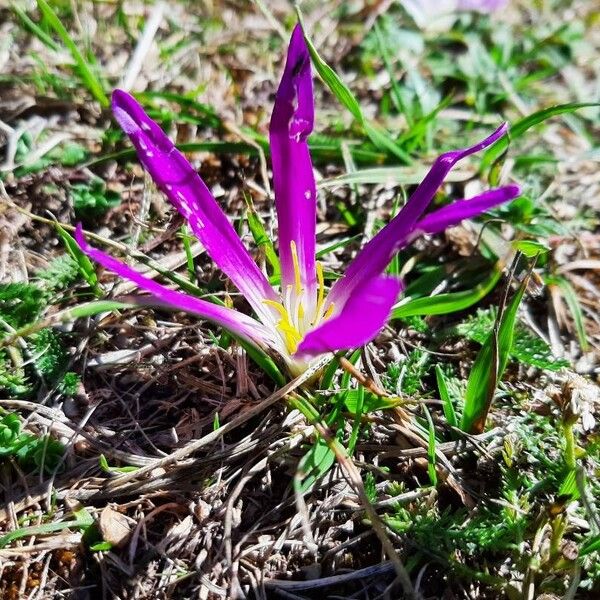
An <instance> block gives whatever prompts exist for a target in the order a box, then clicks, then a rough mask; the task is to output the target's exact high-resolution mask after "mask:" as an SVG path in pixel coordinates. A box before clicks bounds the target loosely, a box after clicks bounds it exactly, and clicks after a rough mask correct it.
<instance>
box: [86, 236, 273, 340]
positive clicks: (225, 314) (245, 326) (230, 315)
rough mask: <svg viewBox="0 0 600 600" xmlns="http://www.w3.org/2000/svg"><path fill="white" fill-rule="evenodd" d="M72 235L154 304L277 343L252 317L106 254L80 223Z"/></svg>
mask: <svg viewBox="0 0 600 600" xmlns="http://www.w3.org/2000/svg"><path fill="white" fill-rule="evenodd" d="M75 239H76V241H77V243H78V244H79V247H80V248H81V250H82V251H83V252H85V254H87V256H89V257H90V258H91V259H92V260H94V261H95V262H97V263H98V264H100V265H102V266H103V267H104V268H105V269H107V270H108V271H111V272H112V273H114V274H115V275H118V276H119V277H122V278H123V279H127V280H128V281H132V282H133V283H135V284H136V285H137V286H138V287H139V288H141V289H143V290H146V291H147V292H150V294H151V295H152V297H153V298H154V299H156V300H157V301H158V302H157V304H166V305H168V306H170V307H171V308H174V309H176V310H183V311H186V312H189V313H193V314H195V315H198V316H199V317H202V318H203V319H206V320H208V321H212V322H213V323H216V324H217V325H220V326H221V327H224V328H225V329H227V330H229V331H231V332H232V333H233V334H235V335H237V336H239V337H241V338H243V339H245V340H247V341H249V342H251V343H252V344H255V345H259V346H262V347H265V346H266V347H273V345H274V344H276V342H274V341H273V340H272V336H271V334H270V332H269V331H268V330H267V329H266V328H265V327H264V326H263V325H262V324H261V323H259V322H258V321H256V320H255V319H253V318H251V317H249V316H247V315H244V314H243V313H240V312H237V311H235V310H232V309H231V308H227V307H225V306H219V305H218V304H213V303H212V302H207V301H206V300H201V299H200V298H196V297H194V296H189V295H188V294H183V293H182V292H178V291H176V290H171V289H169V288H167V287H165V286H164V285H161V284H160V283H157V282H156V281H154V280H153V279H150V278H149V277H146V276H145V275H142V274H141V273H138V272H137V271H136V270H135V269H132V268H131V267H129V266H128V265H126V264H125V263H123V262H121V261H120V260H117V259H116V258H114V257H112V256H110V255H109V254H106V253H104V252H102V251H101V250H98V249H97V248H94V247H93V246H90V245H89V244H88V243H87V241H86V240H85V237H84V236H83V231H82V229H81V225H78V226H77V229H76V231H75Z"/></svg>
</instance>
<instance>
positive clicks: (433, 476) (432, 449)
mask: <svg viewBox="0 0 600 600" xmlns="http://www.w3.org/2000/svg"><path fill="white" fill-rule="evenodd" d="M423 412H424V413H425V418H426V419H427V429H428V432H427V473H428V474H429V481H431V485H432V486H433V487H436V486H437V483H438V478H437V472H436V470H435V453H436V440H435V427H434V426H433V419H432V418H431V413H430V412H429V409H428V408H427V406H425V404H423Z"/></svg>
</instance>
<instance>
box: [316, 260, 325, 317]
mask: <svg viewBox="0 0 600 600" xmlns="http://www.w3.org/2000/svg"><path fill="white" fill-rule="evenodd" d="M317 281H318V283H319V288H318V295H317V309H316V311H315V319H318V318H319V315H320V314H321V309H322V308H323V302H324V300H325V278H324V277H323V265H322V264H321V263H320V262H318V261H317Z"/></svg>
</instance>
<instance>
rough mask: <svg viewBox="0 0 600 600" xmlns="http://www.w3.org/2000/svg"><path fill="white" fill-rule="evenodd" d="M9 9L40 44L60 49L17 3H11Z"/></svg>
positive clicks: (55, 50)
mask: <svg viewBox="0 0 600 600" xmlns="http://www.w3.org/2000/svg"><path fill="white" fill-rule="evenodd" d="M10 8H11V10H12V11H13V12H14V13H15V15H17V17H19V19H21V22H22V23H23V25H24V26H25V28H26V29H28V30H29V31H31V33H33V35H35V37H37V39H38V40H40V42H42V44H44V45H46V46H48V48H50V49H51V50H54V52H58V51H59V50H60V46H59V45H58V44H57V43H56V42H55V41H54V40H53V39H52V38H51V37H50V36H49V35H48V34H47V33H46V32H45V31H44V30H43V29H42V28H41V27H40V26H39V25H38V24H37V23H36V22H35V21H32V20H31V19H30V18H29V16H28V15H27V13H26V12H25V11H24V10H23V9H22V8H21V7H20V6H19V5H18V4H14V3H13V4H11V6H10Z"/></svg>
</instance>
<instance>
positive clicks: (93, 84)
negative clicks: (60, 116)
mask: <svg viewBox="0 0 600 600" xmlns="http://www.w3.org/2000/svg"><path fill="white" fill-rule="evenodd" d="M37 5H38V8H39V10H40V12H41V13H42V14H43V15H44V18H45V19H46V20H47V21H48V23H49V24H50V26H51V27H52V29H54V31H55V32H56V34H57V35H58V37H59V38H60V39H61V41H62V42H63V44H64V45H65V46H66V47H67V49H68V50H69V52H70V53H71V56H72V57H73V60H74V61H75V64H76V65H77V71H78V72H79V75H80V77H81V80H82V81H83V83H84V85H85V86H86V87H87V89H88V90H89V91H90V93H91V94H92V96H94V98H96V100H98V102H100V104H101V105H102V106H103V107H104V108H107V107H108V105H109V104H110V102H109V101H108V97H107V96H106V94H105V93H104V88H103V87H102V84H101V83H100V81H99V80H98V78H97V77H96V75H95V74H94V73H93V71H92V69H91V67H90V66H89V65H88V63H87V62H86V60H85V59H84V58H83V55H82V54H81V52H80V51H79V48H78V47H77V44H76V43H75V42H74V41H73V39H72V38H71V36H70V35H69V32H68V31H67V30H66V29H65V27H64V25H63V24H62V22H61V20H60V19H59V18H58V17H57V15H56V13H55V12H54V11H53V10H52V9H51V8H50V6H49V5H48V3H47V2H46V0H37Z"/></svg>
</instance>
